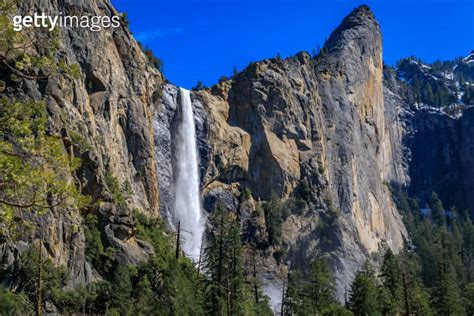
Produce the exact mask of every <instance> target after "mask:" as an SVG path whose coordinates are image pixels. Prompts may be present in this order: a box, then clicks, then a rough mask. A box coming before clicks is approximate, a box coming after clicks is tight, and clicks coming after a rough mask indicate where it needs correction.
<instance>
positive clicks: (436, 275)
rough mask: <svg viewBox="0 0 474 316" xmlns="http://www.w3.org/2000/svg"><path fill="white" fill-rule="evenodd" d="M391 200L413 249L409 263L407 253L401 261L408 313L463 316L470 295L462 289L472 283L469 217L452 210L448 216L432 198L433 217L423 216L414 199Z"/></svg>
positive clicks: (399, 197)
mask: <svg viewBox="0 0 474 316" xmlns="http://www.w3.org/2000/svg"><path fill="white" fill-rule="evenodd" d="M395 198H396V200H397V201H398V208H399V209H400V212H401V214H402V215H403V218H404V221H405V225H406V227H407V229H408V232H409V234H410V236H411V239H412V242H413V248H414V249H415V250H416V253H412V254H411V256H410V258H409V259H407V255H406V254H405V255H403V256H401V259H400V260H401V262H402V265H401V266H402V278H403V281H404V282H405V283H406V284H407V286H405V288H406V289H407V291H408V295H407V297H408V298H409V299H408V304H405V305H408V306H409V309H410V312H411V313H414V312H417V311H418V312H419V313H421V314H423V315H430V314H433V310H434V312H436V313H437V314H439V315H464V314H465V313H466V311H465V310H464V307H466V309H468V308H469V306H468V305H465V304H463V300H464V301H469V295H470V294H469V291H466V290H464V291H461V289H468V288H469V284H470V282H472V281H473V274H472V267H473V262H474V261H473V260H474V247H473V246H474V243H473V241H474V239H473V236H474V229H473V226H472V221H471V219H470V217H469V214H468V213H467V212H465V213H459V212H458V211H457V210H456V208H454V207H453V208H451V210H450V211H449V212H446V211H445V207H444V206H443V203H442V201H441V200H440V199H439V198H438V195H437V194H436V193H433V194H432V195H431V197H430V200H429V205H430V209H431V214H423V215H422V214H420V208H419V206H418V202H417V201H416V200H413V199H409V198H408V197H407V196H406V195H405V194H398V193H396V195H395ZM419 279H421V281H422V282H419V281H418V280H419ZM424 288H426V289H427V291H425V290H424ZM428 293H429V294H428ZM405 309H406V308H405Z"/></svg>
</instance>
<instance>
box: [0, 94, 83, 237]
mask: <svg viewBox="0 0 474 316" xmlns="http://www.w3.org/2000/svg"><path fill="white" fill-rule="evenodd" d="M46 125H47V116H46V111H45V107H44V105H43V104H41V103H35V102H19V101H15V100H10V99H7V98H5V97H4V98H2V99H0V178H1V179H2V184H1V185H2V186H1V190H0V214H1V218H2V219H1V224H3V225H2V226H1V227H4V229H7V230H8V229H11V228H12V225H14V217H15V216H17V215H18V212H19V211H23V210H28V211H32V212H35V213H37V214H41V213H42V212H44V211H46V210H47V209H49V208H51V207H63V208H65V207H74V208H82V207H84V206H86V205H88V204H89V203H90V199H89V198H88V197H85V196H82V195H81V194H80V192H79V190H78V188H77V186H76V184H75V183H74V182H72V181H71V180H70V177H71V175H72V173H73V172H74V170H75V169H76V168H77V167H78V166H79V164H80V161H79V160H77V159H74V158H73V157H69V156H68V155H67V152H66V150H65V149H64V145H63V144H62V141H61V139H60V138H58V137H55V136H52V135H48V133H47V126H46Z"/></svg>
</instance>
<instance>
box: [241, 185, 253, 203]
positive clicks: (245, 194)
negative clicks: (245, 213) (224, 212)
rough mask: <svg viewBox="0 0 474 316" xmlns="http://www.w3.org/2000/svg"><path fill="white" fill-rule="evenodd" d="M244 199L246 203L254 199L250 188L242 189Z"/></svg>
mask: <svg viewBox="0 0 474 316" xmlns="http://www.w3.org/2000/svg"><path fill="white" fill-rule="evenodd" d="M242 197H243V198H244V200H245V201H248V200H250V199H251V198H252V190H251V189H250V188H249V187H244V188H243V189H242Z"/></svg>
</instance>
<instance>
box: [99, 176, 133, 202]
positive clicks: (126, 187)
mask: <svg viewBox="0 0 474 316" xmlns="http://www.w3.org/2000/svg"><path fill="white" fill-rule="evenodd" d="M105 184H106V185H107V189H108V190H109V192H110V194H111V195H112V198H113V199H114V201H115V203H117V204H118V205H119V206H121V207H127V203H126V197H128V196H129V194H130V193H133V192H132V188H131V185H130V182H128V181H126V182H124V183H122V184H120V182H119V181H118V179H117V178H116V177H114V176H113V175H111V174H110V173H108V174H106V175H105Z"/></svg>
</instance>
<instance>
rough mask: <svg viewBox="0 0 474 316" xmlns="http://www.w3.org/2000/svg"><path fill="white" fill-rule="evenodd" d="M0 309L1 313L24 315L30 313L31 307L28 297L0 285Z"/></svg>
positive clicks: (8, 315)
mask: <svg viewBox="0 0 474 316" xmlns="http://www.w3.org/2000/svg"><path fill="white" fill-rule="evenodd" d="M0 310H1V311H2V315H7V316H10V315H11V316H13V315H26V314H31V313H32V311H33V307H32V306H31V304H30V303H29V302H28V298H27V297H26V296H25V295H24V294H23V293H20V294H17V293H14V292H12V291H9V290H6V289H3V288H1V287H0Z"/></svg>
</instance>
